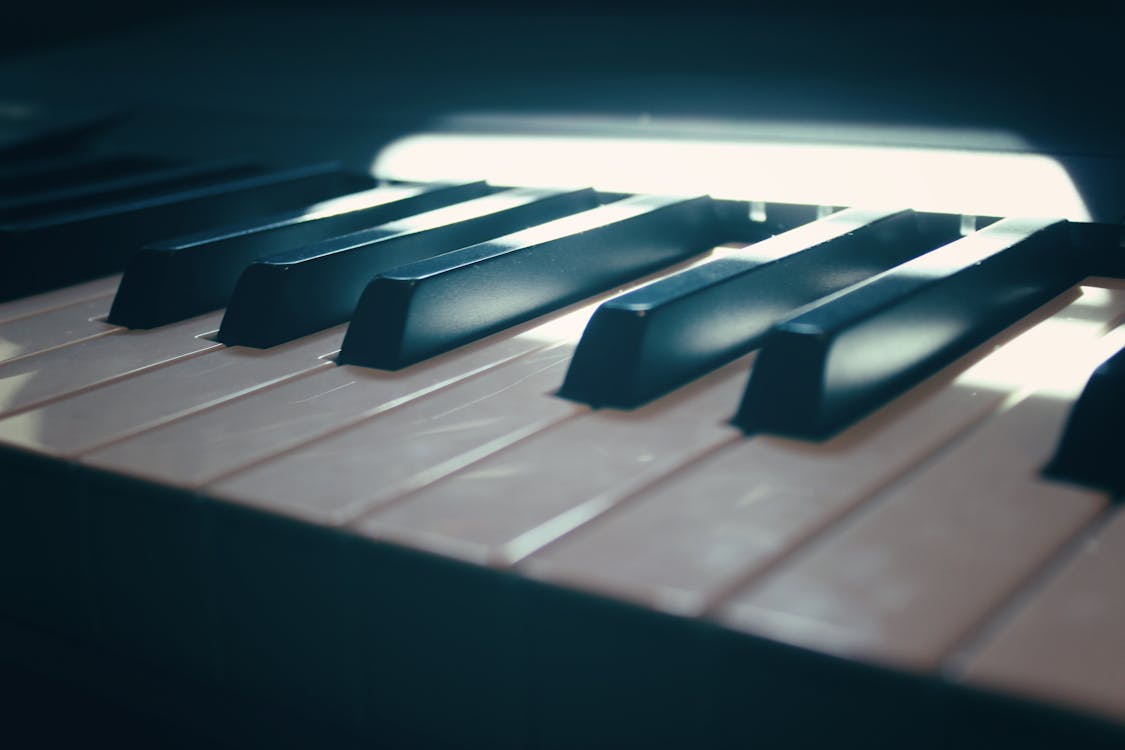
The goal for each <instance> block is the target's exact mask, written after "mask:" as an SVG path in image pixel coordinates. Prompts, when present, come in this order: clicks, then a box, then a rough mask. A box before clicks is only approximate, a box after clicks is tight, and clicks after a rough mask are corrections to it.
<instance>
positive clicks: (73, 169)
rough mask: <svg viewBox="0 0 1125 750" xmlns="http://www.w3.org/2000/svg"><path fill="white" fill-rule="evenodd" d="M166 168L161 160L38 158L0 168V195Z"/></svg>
mask: <svg viewBox="0 0 1125 750" xmlns="http://www.w3.org/2000/svg"><path fill="white" fill-rule="evenodd" d="M167 166H169V165H168V164H167V163H165V162H163V161H161V160H160V159H154V158H146V157H141V156H109V157H107V156H91V155H88V154H82V155H80V156H63V157H56V158H53V159H37V160H35V161H33V162H29V163H25V164H19V165H16V166H11V167H2V166H0V195H2V196H5V197H19V196H24V195H28V194H29V193H40V192H44V191H48V190H62V189H64V188H68V187H74V186H76V185H82V184H84V183H88V182H101V181H103V180H114V179H118V178H121V177H128V176H129V175H139V174H143V173H145V172H153V171H156V170H158V169H161V168H163V167H167Z"/></svg>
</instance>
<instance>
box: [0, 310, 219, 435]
mask: <svg viewBox="0 0 1125 750" xmlns="http://www.w3.org/2000/svg"><path fill="white" fill-rule="evenodd" d="M218 323H219V317H218V316H217V315H207V316H202V317H199V318H193V319H191V320H188V321H184V322H183V323H178V324H175V325H171V326H166V327H164V328H159V329H156V330H154V331H151V332H134V331H128V330H119V331H113V332H110V333H109V334H108V335H105V336H100V337H98V338H93V339H88V340H85V341H79V342H77V343H74V344H71V345H69V346H64V347H60V348H58V349H52V350H50V351H46V352H43V353H41V354H35V355H32V356H30V357H23V358H21V359H17V360H14V361H12V362H8V363H7V364H3V365H0V416H8V415H10V414H14V413H16V412H20V411H24V410H27V409H31V408H33V407H36V406H38V405H40V404H42V403H45V402H47V401H51V400H53V399H57V398H59V397H61V396H65V395H68V394H71V393H74V392H77V391H80V390H85V389H87V388H92V387H94V386H97V385H101V384H103V383H107V382H110V381H113V380H117V379H120V378H123V377H126V376H128V375H130V374H134V373H137V372H140V371H143V370H148V369H152V368H154V367H159V366H161V365H164V364H167V363H169V362H174V361H176V360H178V359H181V358H183V357H189V356H192V355H197V354H201V353H203V352H205V351H208V350H211V349H217V348H219V347H221V346H222V344H219V343H217V342H215V341H211V340H209V339H207V338H203V336H204V335H205V334H207V333H210V332H213V331H214V330H215V328H216V327H217V326H218ZM76 363H80V366H76Z"/></svg>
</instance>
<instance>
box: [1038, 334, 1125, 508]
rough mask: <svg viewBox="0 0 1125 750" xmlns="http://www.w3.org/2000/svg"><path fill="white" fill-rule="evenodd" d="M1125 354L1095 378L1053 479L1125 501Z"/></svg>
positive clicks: (1072, 421) (1073, 418) (1068, 431)
mask: <svg viewBox="0 0 1125 750" xmlns="http://www.w3.org/2000/svg"><path fill="white" fill-rule="evenodd" d="M1122 425H1125V349H1122V350H1121V351H1119V352H1117V354H1114V355H1113V356H1112V357H1110V358H1109V359H1108V360H1106V361H1105V362H1103V363H1102V365H1101V366H1100V367H1098V369H1097V370H1095V371H1094V374H1093V375H1091V376H1090V380H1089V381H1087V383H1086V387H1085V388H1083V389H1082V395H1081V396H1080V397H1079V398H1078V402H1077V403H1076V404H1075V405H1074V408H1073V409H1072V410H1071V412H1070V416H1069V418H1068V419H1067V423H1066V428H1065V429H1064V430H1063V435H1062V439H1061V440H1060V441H1059V446H1058V449H1057V450H1056V451H1055V456H1054V458H1053V459H1052V460H1051V463H1050V464H1048V466H1047V469H1046V473H1047V475H1048V476H1051V477H1056V478H1059V479H1067V480H1070V481H1073V482H1079V483H1081V484H1087V485H1091V486H1093V487H1099V488H1103V489H1107V490H1110V491H1111V492H1113V493H1114V495H1115V496H1116V499H1117V500H1118V502H1120V501H1122V500H1123V499H1125V461H1122V450H1121V446H1122V440H1121V431H1122Z"/></svg>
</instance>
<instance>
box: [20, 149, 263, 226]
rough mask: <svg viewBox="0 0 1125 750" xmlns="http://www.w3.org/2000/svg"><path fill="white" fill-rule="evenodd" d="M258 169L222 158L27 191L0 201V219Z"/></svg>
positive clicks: (229, 177) (179, 187)
mask: <svg viewBox="0 0 1125 750" xmlns="http://www.w3.org/2000/svg"><path fill="white" fill-rule="evenodd" d="M261 171H262V170H261V169H260V168H259V167H255V166H254V165H252V164H250V163H249V162H245V161H224V162H213V163H207V164H191V165H185V166H178V167H170V168H168V169H162V170H153V171H148V172H142V173H140V174H133V175H126V176H123V177H116V178H113V179H108V180H100V181H95V182H89V183H83V184H81V185H72V186H69V187H64V188H60V189H57V190H50V191H45V192H39V193H31V192H28V193H24V194H22V195H20V196H17V197H15V198H8V199H6V200H0V221H5V222H8V221H22V220H26V219H33V218H35V217H37V216H49V215H51V214H57V213H63V212H71V211H81V210H83V209H85V208H93V207H95V206H100V205H107V204H110V203H119V202H121V201H129V200H138V199H143V198H145V197H148V196H156V195H161V194H163V193H171V192H173V191H176V190H188V189H191V188H194V187H199V186H201V185H207V184H211V183H216V182H221V181H223V180H234V179H238V178H240V177H247V176H249V175H252V174H254V173H256V172H261Z"/></svg>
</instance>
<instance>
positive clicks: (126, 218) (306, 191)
mask: <svg viewBox="0 0 1125 750" xmlns="http://www.w3.org/2000/svg"><path fill="white" fill-rule="evenodd" d="M369 184H370V180H368V179H365V178H358V177H355V176H351V175H348V174H346V173H343V172H341V171H339V169H338V168H337V167H335V166H333V165H318V166H313V167H302V168H299V169H290V170H285V171H281V172H274V173H270V174H265V175H260V176H255V177H248V178H244V179H239V180H234V181H231V182H224V183H221V184H217V185H208V186H206V187H198V188H193V189H191V190H184V191H179V192H173V193H168V194H165V195H160V196H155V197H149V198H145V199H143V200H136V201H127V202H123V203H118V204H112V205H107V206H99V207H96V208H91V209H87V210H83V211H77V212H73V213H64V214H58V215H53V216H48V217H40V218H37V219H34V220H31V221H23V222H11V223H8V224H4V225H2V226H0V247H2V248H3V252H4V255H5V258H6V259H7V262H8V263H9V268H8V269H6V270H7V273H6V274H5V275H4V276H2V277H0V300H4V299H9V298H11V297H14V296H17V295H21V294H29V293H31V292H36V291H40V290H43V289H47V288H50V287H54V286H61V285H63V284H66V283H69V282H73V281H78V280H81V279H85V278H89V277H91V276H95V275H97V274H101V273H106V272H109V271H113V270H116V269H118V268H121V267H123V266H124V265H125V263H126V262H127V261H128V259H129V258H130V257H131V256H132V255H133V253H135V252H136V251H137V250H138V249H139V247H140V245H141V244H143V243H145V242H150V241H153V240H156V239H160V238H161V237H165V236H169V235H175V234H179V233H182V232H185V231H187V230H189V229H198V228H199V226H200V225H206V224H213V225H215V224H218V225H221V224H225V223H230V222H233V221H239V220H242V219H245V218H246V217H247V216H253V215H256V214H266V213H270V212H273V211H279V210H283V209H286V208H295V207H298V206H302V205H307V204H308V203H310V202H313V201H317V200H321V199H323V198H328V197H332V196H336V195H340V194H341V193H346V192H349V191H351V190H355V189H358V188H359V187H361V186H362V187H367V186H368V185H369Z"/></svg>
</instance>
